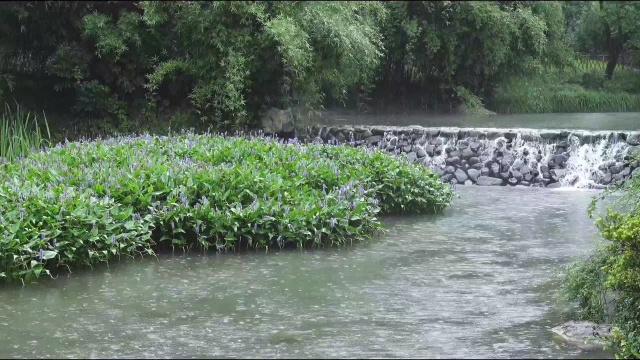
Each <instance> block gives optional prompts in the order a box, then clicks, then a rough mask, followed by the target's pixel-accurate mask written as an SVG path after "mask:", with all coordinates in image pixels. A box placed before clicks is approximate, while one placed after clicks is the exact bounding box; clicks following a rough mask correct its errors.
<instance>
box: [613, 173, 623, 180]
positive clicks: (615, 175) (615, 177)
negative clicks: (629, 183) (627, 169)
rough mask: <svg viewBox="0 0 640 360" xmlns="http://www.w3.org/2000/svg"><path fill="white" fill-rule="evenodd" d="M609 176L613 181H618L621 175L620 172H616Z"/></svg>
mask: <svg viewBox="0 0 640 360" xmlns="http://www.w3.org/2000/svg"><path fill="white" fill-rule="evenodd" d="M611 178H612V179H613V180H615V181H620V180H622V178H623V176H622V174H620V173H618V174H613V176H611Z"/></svg>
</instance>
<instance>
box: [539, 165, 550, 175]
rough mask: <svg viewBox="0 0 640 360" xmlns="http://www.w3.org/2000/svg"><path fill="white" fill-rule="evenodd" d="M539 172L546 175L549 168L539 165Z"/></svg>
mask: <svg viewBox="0 0 640 360" xmlns="http://www.w3.org/2000/svg"><path fill="white" fill-rule="evenodd" d="M540 172H541V173H543V174H544V173H548V172H549V166H547V165H540Z"/></svg>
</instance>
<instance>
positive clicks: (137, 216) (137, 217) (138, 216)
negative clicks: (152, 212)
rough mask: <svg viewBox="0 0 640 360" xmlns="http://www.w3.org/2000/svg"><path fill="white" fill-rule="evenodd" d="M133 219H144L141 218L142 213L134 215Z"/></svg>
mask: <svg viewBox="0 0 640 360" xmlns="http://www.w3.org/2000/svg"><path fill="white" fill-rule="evenodd" d="M133 217H134V218H135V219H136V220H141V219H142V218H141V217H140V213H135V214H133Z"/></svg>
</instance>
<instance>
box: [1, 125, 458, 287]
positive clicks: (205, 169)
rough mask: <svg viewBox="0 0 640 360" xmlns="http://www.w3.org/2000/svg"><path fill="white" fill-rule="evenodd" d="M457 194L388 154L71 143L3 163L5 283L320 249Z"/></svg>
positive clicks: (205, 139) (257, 144)
mask: <svg viewBox="0 0 640 360" xmlns="http://www.w3.org/2000/svg"><path fill="white" fill-rule="evenodd" d="M452 195H453V193H452V190H451V188H450V187H449V185H445V184H444V183H442V182H440V180H439V178H438V176H437V175H436V174H434V173H433V172H431V171H430V170H429V169H427V168H426V167H424V166H420V165H415V164H410V163H409V162H407V161H404V160H402V159H399V158H396V157H393V156H392V155H389V154H387V153H386V152H384V151H382V150H376V149H364V148H351V147H346V146H324V145H308V146H307V145H300V144H298V143H296V142H295V141H294V142H289V143H282V142H278V141H275V140H269V139H264V138H241V137H232V138H224V137H216V136H211V135H194V134H186V135H181V136H171V137H153V136H148V135H147V136H140V137H120V138H110V139H107V140H101V141H92V142H73V143H67V144H65V145H58V146H56V147H55V148H51V149H46V150H43V151H40V152H34V153H31V154H29V155H28V156H27V157H26V158H23V159H21V160H19V161H13V162H8V163H5V164H2V165H0V204H1V205H0V277H5V278H8V279H10V280H13V279H24V280H30V279H33V278H34V277H38V276H40V275H41V274H43V273H50V271H51V270H54V269H58V268H60V267H69V268H74V267H78V266H82V265H92V264H95V263H100V262H107V261H109V260H112V259H114V258H118V257H120V256H123V255H131V256H134V255H136V254H153V253H154V250H158V249H160V250H162V249H166V248H172V249H175V248H177V249H185V250H186V249H193V250H203V251H204V250H206V249H210V248H211V249H219V250H221V249H224V250H239V249H246V248H257V249H265V248H267V249H268V248H274V247H276V248H278V247H294V248H295V247H298V248H309V247H323V246H329V245H333V244H345V243H350V242H355V241H359V240H362V239H364V238H366V237H367V236H370V235H371V234H372V233H373V232H375V231H376V230H378V229H379V228H380V223H379V222H378V220H377V219H376V215H377V214H379V213H383V214H385V213H403V212H414V213H425V212H434V211H439V210H441V209H442V208H444V207H445V206H447V205H448V204H449V201H450V200H451V197H452Z"/></svg>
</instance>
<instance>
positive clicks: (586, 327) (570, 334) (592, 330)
mask: <svg viewBox="0 0 640 360" xmlns="http://www.w3.org/2000/svg"><path fill="white" fill-rule="evenodd" d="M611 330H612V328H611V326H609V325H599V324H595V323H592V322H590V321H569V322H567V323H564V324H562V325H560V326H556V327H554V328H553V329H551V331H553V332H554V333H556V334H558V335H559V336H560V337H561V338H563V339H564V340H565V341H567V342H569V343H570V344H572V345H575V346H578V347H580V348H582V349H585V350H595V349H602V347H603V345H604V343H605V341H606V340H607V338H609V337H610V336H611Z"/></svg>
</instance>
